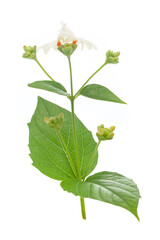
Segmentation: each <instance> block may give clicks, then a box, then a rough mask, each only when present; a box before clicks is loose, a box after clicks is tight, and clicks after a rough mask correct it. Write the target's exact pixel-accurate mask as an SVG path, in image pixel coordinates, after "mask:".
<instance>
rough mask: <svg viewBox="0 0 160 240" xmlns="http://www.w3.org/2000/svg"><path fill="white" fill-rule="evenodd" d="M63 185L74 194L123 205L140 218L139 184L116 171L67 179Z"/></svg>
mask: <svg viewBox="0 0 160 240" xmlns="http://www.w3.org/2000/svg"><path fill="white" fill-rule="evenodd" d="M61 187H62V188H63V189H64V190H65V191H68V192H71V193H73V194H74V195H76V196H77V195H78V196H81V197H83V198H92V199H96V200H100V201H103V202H107V203H111V204H113V205H116V206H120V207H123V208H125V209H127V210H128V211H130V212H131V213H133V214H134V215H135V216H136V218H137V219H138V220H139V218H138V214H137V207H138V201H139V198H140V194H139V190H138V188H137V185H136V184H135V183H134V182H133V181H132V180H131V179H129V178H126V177H125V176H123V175H120V174H118V173H115V172H100V173H96V174H94V175H92V176H90V177H88V178H87V179H86V181H85V182H80V181H79V180H76V179H73V180H67V181H63V182H61Z"/></svg>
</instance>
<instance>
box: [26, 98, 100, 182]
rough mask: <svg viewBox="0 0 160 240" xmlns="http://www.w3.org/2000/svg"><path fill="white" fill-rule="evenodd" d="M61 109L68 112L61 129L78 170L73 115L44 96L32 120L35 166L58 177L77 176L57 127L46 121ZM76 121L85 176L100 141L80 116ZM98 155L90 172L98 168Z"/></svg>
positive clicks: (80, 156) (81, 163) (82, 171)
mask: <svg viewBox="0 0 160 240" xmlns="http://www.w3.org/2000/svg"><path fill="white" fill-rule="evenodd" d="M61 112H62V113H63V114H64V119H65V121H64V124H63V126H62V128H61V130H60V131H61V134H62V136H63V139H64V141H65V144H66V145H67V147H68V151H69V152H70V156H71V158H72V161H73V163H74V165H75V168H76V170H77V167H76V166H77V165H76V157H75V150H74V141H73V130H72V116H71V113H70V112H69V111H67V110H66V109H64V108H61V107H60V106H58V105H56V104H53V103H51V102H48V101H46V100H45V99H43V98H41V97H38V104H37V107H36V110H35V113H34V115H33V117H32V119H31V122H30V123H29V124H28V125H29V148H30V152H31V154H30V156H31V158H32V160H33V166H35V167H36V168H38V169H39V170H40V171H41V172H42V173H43V174H45V175H47V176H48V177H51V178H54V179H57V180H64V179H68V178H74V173H73V171H72V168H71V166H70V164H69V161H68V158H67V155H66V152H65V150H64V148H63V145H62V143H61V140H60V138H59V136H58V133H57V131H56V130H54V129H52V128H50V127H48V126H47V124H46V123H45V122H44V117H51V116H55V115H59V114H60V113H61ZM75 121H76V131H77V142H78V153H79V159H80V166H81V175H82V176H84V174H85V171H86V169H87V166H88V164H89V161H90V159H91V156H92V154H93V151H94V149H95V147H96V142H95V141H94V139H93V137H92V133H91V132H90V131H89V130H88V129H87V128H86V127H85V126H84V125H83V123H82V122H81V121H80V120H79V119H78V118H77V117H76V116H75ZM97 158H98V154H97V155H96V156H95V159H94V161H93V163H92V165H91V167H90V169H89V171H88V174H89V173H90V172H92V171H93V169H94V168H95V166H96V164H97Z"/></svg>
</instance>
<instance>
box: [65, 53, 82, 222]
mask: <svg viewBox="0 0 160 240" xmlns="http://www.w3.org/2000/svg"><path fill="white" fill-rule="evenodd" d="M68 62H69V70H70V84H71V98H70V101H71V112H72V127H73V138H74V145H75V152H76V160H77V169H78V177H79V180H82V177H81V169H80V161H79V155H78V144H77V136H76V124H75V114H74V99H75V98H74V96H73V81H72V67H71V60H70V57H68ZM80 204H81V213H82V218H83V219H86V211H85V202H84V198H82V197H80Z"/></svg>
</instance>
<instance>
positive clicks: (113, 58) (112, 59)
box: [105, 50, 120, 64]
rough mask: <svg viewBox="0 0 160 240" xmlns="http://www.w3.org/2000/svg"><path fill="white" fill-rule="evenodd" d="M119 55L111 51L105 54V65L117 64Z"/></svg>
mask: <svg viewBox="0 0 160 240" xmlns="http://www.w3.org/2000/svg"><path fill="white" fill-rule="evenodd" d="M119 55H120V52H115V53H114V52H113V51H110V50H109V51H108V52H106V61H105V63H106V64H108V63H113V64H116V63H119V58H118V57H119Z"/></svg>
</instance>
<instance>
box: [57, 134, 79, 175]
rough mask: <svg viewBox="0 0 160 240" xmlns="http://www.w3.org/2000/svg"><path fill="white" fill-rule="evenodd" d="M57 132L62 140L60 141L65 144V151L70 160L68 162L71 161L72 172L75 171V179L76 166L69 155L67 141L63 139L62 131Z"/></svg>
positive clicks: (75, 173)
mask: <svg viewBox="0 0 160 240" xmlns="http://www.w3.org/2000/svg"><path fill="white" fill-rule="evenodd" d="M57 132H58V135H59V138H60V140H61V142H62V144H63V147H64V150H65V152H66V156H67V158H68V161H69V164H70V166H71V168H72V171H73V173H74V175H75V177H77V172H76V169H75V166H74V164H73V161H72V158H71V155H70V153H69V151H68V148H67V146H66V143H65V141H64V139H63V136H62V134H61V132H60V130H58V131H57Z"/></svg>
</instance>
